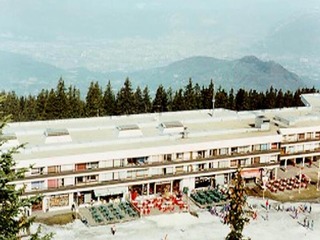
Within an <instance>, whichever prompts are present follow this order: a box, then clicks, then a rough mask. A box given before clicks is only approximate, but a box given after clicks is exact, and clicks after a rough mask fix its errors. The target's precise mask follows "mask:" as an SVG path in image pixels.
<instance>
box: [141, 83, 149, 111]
mask: <svg viewBox="0 0 320 240" xmlns="http://www.w3.org/2000/svg"><path fill="white" fill-rule="evenodd" d="M142 97H143V104H144V111H143V112H144V113H148V112H151V97H150V93H149V88H148V86H146V87H145V88H144V89H143V92H142Z"/></svg>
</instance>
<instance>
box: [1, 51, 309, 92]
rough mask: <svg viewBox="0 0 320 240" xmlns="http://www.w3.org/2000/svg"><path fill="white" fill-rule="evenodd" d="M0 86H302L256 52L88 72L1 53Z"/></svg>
mask: <svg viewBox="0 0 320 240" xmlns="http://www.w3.org/2000/svg"><path fill="white" fill-rule="evenodd" d="M0 69H1V71H0V84H1V86H2V90H6V91H9V90H10V91H11V90H14V91H15V92H17V93H18V94H24V95H25V94H30V93H31V94H34V93H37V92H39V91H40V90H41V89H43V88H45V89H49V88H55V87H56V84H57V81H58V79H59V78H60V77H61V76H62V77H63V79H64V80H65V82H66V85H69V84H73V85H75V86H76V87H77V88H79V89H80V91H81V93H82V96H84V95H85V94H86V92H87V90H88V86H89V84H90V82H91V81H99V84H100V86H101V87H102V88H104V87H105V86H106V84H107V82H108V81H109V80H110V81H111V83H112V86H113V87H114V88H115V89H119V88H120V87H121V86H122V85H123V82H124V80H125V78H126V77H129V78H130V80H131V82H132V84H133V88H136V87H137V86H140V87H142V88H143V87H144V86H146V85H148V87H149V89H150V90H151V92H154V91H155V89H156V88H157V87H158V86H159V85H160V84H162V85H163V86H164V87H165V88H168V87H172V88H173V89H177V88H181V87H184V86H185V85H186V84H187V82H188V79H189V78H192V79H193V82H194V83H198V84H199V85H200V86H202V85H208V84H209V82H210V80H211V79H213V80H214V83H215V85H216V86H221V87H222V88H225V89H227V90H228V89H230V88H234V89H239V88H244V89H256V90H260V91H265V90H266V89H268V88H270V87H271V86H273V87H274V88H278V89H280V88H281V89H283V90H296V89H297V88H299V87H304V86H306V84H305V82H304V81H303V80H302V79H301V78H300V77H299V76H298V75H296V74H294V73H292V72H289V71H288V70H286V69H285V68H284V67H282V66H281V65H279V64H277V63H275V62H273V61H267V62H265V61H261V60H259V59H258V58H256V57H254V56H247V57H243V58H241V59H237V60H221V59H216V58H212V57H202V56H198V57H191V58H187V59H183V60H181V61H176V62H173V63H171V64H169V65H168V66H164V67H159V68H152V69H146V70H141V71H135V72H109V73H100V72H92V71H89V70H87V69H85V68H77V69H69V70H65V69H61V68H57V67H55V66H52V65H49V64H46V63H42V62H39V61H36V60H34V59H32V58H30V57H28V56H24V55H18V54H14V53H7V52H0Z"/></svg>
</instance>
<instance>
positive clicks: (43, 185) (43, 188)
mask: <svg viewBox="0 0 320 240" xmlns="http://www.w3.org/2000/svg"><path fill="white" fill-rule="evenodd" d="M278 165H279V164H278V163H277V162H276V163H274V162H270V163H255V164H249V165H245V166H241V167H242V168H253V167H257V168H260V167H265V166H278ZM237 168H238V166H234V167H212V168H198V169H196V168H191V167H189V166H188V167H187V168H186V169H184V170H182V171H181V170H179V171H174V172H172V173H163V172H161V173H155V174H152V175H150V174H139V175H138V174H137V175H130V176H126V178H120V177H119V175H118V178H117V179H115V178H112V179H110V180H101V179H99V175H91V176H95V178H94V179H95V180H88V181H79V178H81V177H72V178H73V181H72V183H71V182H70V181H69V183H68V184H62V185H61V184H59V185H57V186H54V187H52V186H51V187H50V186H48V184H47V182H46V181H49V180H47V179H45V180H41V181H37V182H30V183H29V184H31V186H32V184H34V183H37V186H38V187H30V188H27V189H29V190H27V191H26V192H25V194H33V193H46V192H55V191H63V190H72V189H76V188H89V187H92V186H100V185H109V184H110V185H112V184H117V183H125V182H132V183H136V182H138V181H150V180H156V179H165V178H172V177H173V178H176V179H178V178H179V177H180V178H181V177H182V176H185V175H197V176H202V175H204V176H206V175H208V174H212V173H214V174H216V173H219V172H224V171H229V172H230V171H231V172H232V171H235V169H237ZM82 177H83V178H86V177H88V176H82ZM62 179H63V181H61V180H62ZM55 180H57V181H59V180H60V181H59V182H60V183H61V182H65V179H64V178H59V179H55Z"/></svg>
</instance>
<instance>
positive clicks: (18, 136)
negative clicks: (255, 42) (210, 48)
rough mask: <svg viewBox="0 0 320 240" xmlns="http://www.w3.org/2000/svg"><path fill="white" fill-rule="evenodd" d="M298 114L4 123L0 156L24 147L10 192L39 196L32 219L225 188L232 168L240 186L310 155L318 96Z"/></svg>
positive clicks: (202, 113) (317, 128) (317, 139)
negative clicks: (21, 174) (113, 200)
mask: <svg viewBox="0 0 320 240" xmlns="http://www.w3.org/2000/svg"><path fill="white" fill-rule="evenodd" d="M302 100H303V102H304V103H305V106H304V107H298V108H284V109H271V110H261V111H243V112H236V111H230V110H227V109H214V110H212V109H210V110H195V111H181V112H168V113H152V114H139V115H130V116H112V117H97V118H86V119H66V120H54V121H37V122H22V123H10V124H8V126H7V127H6V128H5V129H4V134H3V136H2V138H5V139H7V143H6V144H5V145H4V146H2V148H6V147H10V146H14V145H17V144H22V143H26V146H25V148H23V149H21V150H20V152H19V153H18V154H15V155H14V159H15V160H16V161H17V168H25V167H26V168H28V167H29V166H30V165H32V169H31V170H30V171H28V172H27V173H26V175H25V177H26V178H25V179H24V180H23V181H17V182H15V183H16V184H17V186H18V187H19V186H22V185H25V186H26V192H25V195H34V194H42V195H43V196H44V198H43V201H42V203H41V204H40V205H39V206H33V209H34V210H36V209H38V210H43V211H48V210H50V211H51V210H56V209H62V208H71V205H72V204H73V203H78V204H80V205H81V204H83V203H89V202H91V201H92V199H95V200H97V199H105V200H108V199H109V198H110V197H120V198H126V199H129V198H130V196H131V193H132V192H133V191H138V193H139V194H140V195H152V194H156V193H163V192H175V191H182V190H183V189H185V188H187V189H189V190H193V189H195V188H199V187H207V186H216V185H218V184H220V185H221V184H227V183H228V182H229V181H230V179H231V177H232V175H233V174H234V172H235V171H236V169H237V168H238V167H241V168H242V174H243V177H244V178H245V179H246V180H247V181H250V180H251V179H252V180H255V181H257V180H261V177H262V175H265V174H267V175H268V177H269V178H276V177H277V170H278V168H279V167H283V168H286V167H287V166H288V165H295V164H299V165H304V164H307V163H309V162H310V161H317V160H318V158H319V156H320V151H319V149H320V95H319V94H306V95H302Z"/></svg>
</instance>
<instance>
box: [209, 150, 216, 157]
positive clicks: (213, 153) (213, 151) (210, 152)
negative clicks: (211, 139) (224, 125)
mask: <svg viewBox="0 0 320 240" xmlns="http://www.w3.org/2000/svg"><path fill="white" fill-rule="evenodd" d="M209 154H210V156H217V155H218V150H217V149H210V151H209Z"/></svg>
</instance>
